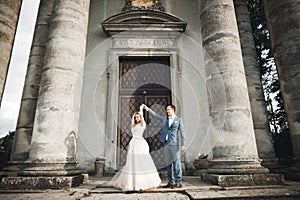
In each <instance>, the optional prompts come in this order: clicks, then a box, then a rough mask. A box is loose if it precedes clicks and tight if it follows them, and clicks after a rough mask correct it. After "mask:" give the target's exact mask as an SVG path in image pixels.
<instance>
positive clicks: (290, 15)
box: [264, 0, 300, 181]
mask: <svg viewBox="0 0 300 200" xmlns="http://www.w3.org/2000/svg"><path fill="white" fill-rule="evenodd" d="M264 6H265V13H266V17H267V22H268V27H269V30H270V36H271V42H272V50H273V53H274V57H275V62H276V66H277V70H278V75H279V81H280V87H281V91H282V96H283V99H284V108H285V111H286V114H287V116H288V122H289V129H290V133H291V140H292V144H293V164H292V166H291V167H290V173H289V174H287V177H288V178H291V179H295V180H298V181H299V180H300V89H299V88H300V67H299V66H300V56H299V55H300V34H299V32H300V17H299V16H300V1H299V0H288V1H280V0H272V1H270V0H264Z"/></svg>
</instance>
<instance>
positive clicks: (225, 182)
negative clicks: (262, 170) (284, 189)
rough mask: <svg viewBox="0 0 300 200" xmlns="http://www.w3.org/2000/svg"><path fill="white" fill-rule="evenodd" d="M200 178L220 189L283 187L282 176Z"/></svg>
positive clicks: (217, 175)
mask: <svg viewBox="0 0 300 200" xmlns="http://www.w3.org/2000/svg"><path fill="white" fill-rule="evenodd" d="M201 178H202V180H203V181H206V182H210V183H212V184H215V185H218V186H221V187H236V186H261V185H284V176H283V175H282V174H241V175H219V174H203V175H202V176H201Z"/></svg>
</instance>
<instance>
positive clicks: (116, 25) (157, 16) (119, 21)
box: [101, 10, 187, 36]
mask: <svg viewBox="0 0 300 200" xmlns="http://www.w3.org/2000/svg"><path fill="white" fill-rule="evenodd" d="M101 25H102V28H103V31H104V32H105V33H106V35H108V36H112V35H115V34H118V33H121V32H124V31H135V32H136V31H148V32H149V31H161V32H184V31H185V29H186V26H187V22H185V21H183V20H182V19H180V18H178V17H176V16H174V15H172V14H169V13H165V12H161V11H153V10H132V11H126V12H122V13H119V14H116V15H113V16H111V17H109V18H107V19H106V20H104V21H103V22H102V23H101Z"/></svg>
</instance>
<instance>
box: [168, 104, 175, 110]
mask: <svg viewBox="0 0 300 200" xmlns="http://www.w3.org/2000/svg"><path fill="white" fill-rule="evenodd" d="M169 106H170V107H171V108H172V109H173V110H174V112H175V111H176V106H174V105H173V104H170V105H167V107H169ZM167 107H166V109H167Z"/></svg>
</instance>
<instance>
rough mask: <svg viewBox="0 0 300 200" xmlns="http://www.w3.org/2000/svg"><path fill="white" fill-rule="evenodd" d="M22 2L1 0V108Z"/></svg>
mask: <svg viewBox="0 0 300 200" xmlns="http://www.w3.org/2000/svg"><path fill="white" fill-rule="evenodd" d="M21 4H22V0H10V1H8V0H0V13H1V14H0V106H1V101H2V96H3V91H4V86H5V81H6V75H7V71H8V66H9V61H10V56H11V52H12V47H13V42H14V38H15V32H16V28H17V23H18V19H19V13H20V8H21Z"/></svg>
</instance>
